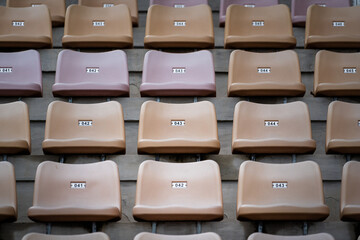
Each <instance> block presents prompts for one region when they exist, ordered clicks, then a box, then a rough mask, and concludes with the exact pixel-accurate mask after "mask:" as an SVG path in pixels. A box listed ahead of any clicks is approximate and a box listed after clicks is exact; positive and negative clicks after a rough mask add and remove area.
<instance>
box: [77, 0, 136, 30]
mask: <svg viewBox="0 0 360 240" xmlns="http://www.w3.org/2000/svg"><path fill="white" fill-rule="evenodd" d="M119 4H125V5H126V6H128V8H129V10H130V15H131V21H132V24H133V26H135V27H137V26H138V24H139V19H138V18H139V16H138V3H137V0H105V1H101V0H79V5H82V6H88V7H104V8H107V7H113V6H115V5H119Z"/></svg>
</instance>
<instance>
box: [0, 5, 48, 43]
mask: <svg viewBox="0 0 360 240" xmlns="http://www.w3.org/2000/svg"><path fill="white" fill-rule="evenodd" d="M51 47H52V28H51V18H50V13H49V9H48V8H47V7H46V6H45V5H41V6H38V7H25V8H10V7H2V6H0V48H51Z"/></svg>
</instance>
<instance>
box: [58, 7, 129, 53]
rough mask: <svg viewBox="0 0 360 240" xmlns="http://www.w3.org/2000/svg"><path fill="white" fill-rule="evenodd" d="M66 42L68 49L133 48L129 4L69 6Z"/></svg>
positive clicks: (64, 44)
mask: <svg viewBox="0 0 360 240" xmlns="http://www.w3.org/2000/svg"><path fill="white" fill-rule="evenodd" d="M62 45H63V47H65V48H131V47H132V45H133V32H132V23H131V16H130V11H129V8H128V7H127V6H126V5H125V4H120V5H116V6H114V7H109V8H96V7H86V6H79V5H71V6H69V7H68V9H67V11H66V17H65V28H64V36H63V38H62Z"/></svg>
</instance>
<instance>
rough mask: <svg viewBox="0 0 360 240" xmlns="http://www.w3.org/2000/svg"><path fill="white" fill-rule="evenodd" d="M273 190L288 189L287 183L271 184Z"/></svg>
mask: <svg viewBox="0 0 360 240" xmlns="http://www.w3.org/2000/svg"><path fill="white" fill-rule="evenodd" d="M272 187H273V188H288V183H287V182H273V183H272Z"/></svg>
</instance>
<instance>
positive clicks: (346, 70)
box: [344, 68, 356, 73]
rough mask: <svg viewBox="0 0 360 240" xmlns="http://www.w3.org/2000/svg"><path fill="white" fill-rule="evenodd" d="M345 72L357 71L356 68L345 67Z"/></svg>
mask: <svg viewBox="0 0 360 240" xmlns="http://www.w3.org/2000/svg"><path fill="white" fill-rule="evenodd" d="M344 73H356V68H344Z"/></svg>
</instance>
